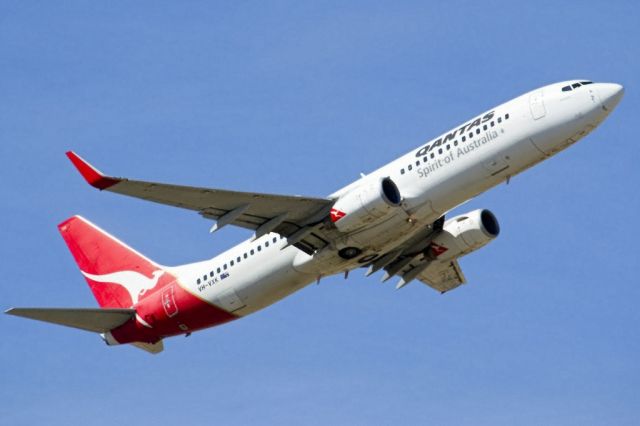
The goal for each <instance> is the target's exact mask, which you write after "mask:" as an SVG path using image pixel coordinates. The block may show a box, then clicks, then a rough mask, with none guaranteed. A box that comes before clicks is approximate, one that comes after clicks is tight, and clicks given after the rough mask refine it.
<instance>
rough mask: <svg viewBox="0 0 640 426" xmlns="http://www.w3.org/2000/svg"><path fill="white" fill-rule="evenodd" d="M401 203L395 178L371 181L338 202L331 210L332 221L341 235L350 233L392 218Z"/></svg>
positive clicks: (348, 193)
mask: <svg viewBox="0 0 640 426" xmlns="http://www.w3.org/2000/svg"><path fill="white" fill-rule="evenodd" d="M401 202H402V197H401V196H400V191H399V190H398V187H397V186H396V184H395V183H394V182H393V181H392V180H391V178H389V177H386V178H380V179H377V180H369V182H365V183H364V184H363V185H360V186H358V187H356V188H354V189H352V190H351V191H349V192H347V193H346V194H344V195H343V196H341V197H340V198H338V201H336V203H335V204H334V205H333V208H332V209H331V221H332V222H333V223H334V225H335V226H336V228H338V230H339V231H341V232H350V231H353V230H355V229H358V228H362V227H363V226H366V225H370V224H373V223H375V222H376V221H378V220H380V219H382V218H384V217H386V216H389V215H390V214H391V213H392V212H393V211H394V210H395V209H397V208H398V207H399V206H400V203H401Z"/></svg>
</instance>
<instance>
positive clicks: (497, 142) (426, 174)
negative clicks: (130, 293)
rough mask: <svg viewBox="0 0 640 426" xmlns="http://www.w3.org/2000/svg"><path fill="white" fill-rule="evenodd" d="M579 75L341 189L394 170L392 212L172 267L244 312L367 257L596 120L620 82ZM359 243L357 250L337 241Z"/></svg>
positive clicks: (209, 295)
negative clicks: (327, 232) (333, 234)
mask: <svg viewBox="0 0 640 426" xmlns="http://www.w3.org/2000/svg"><path fill="white" fill-rule="evenodd" d="M578 81H579V80H574V81H569V82H562V83H556V84H552V85H549V86H545V87H543V88H540V89H536V90H534V91H532V92H529V93H526V94H524V95H522V96H519V97H517V98H515V99H513V100H511V101H509V102H506V103H504V104H502V105H499V106H497V107H495V108H493V109H491V110H489V111H486V112H485V113H483V114H480V115H478V116H477V117H474V118H473V119H471V120H470V121H467V122H465V123H463V124H461V125H460V126H458V127H455V128H453V129H451V130H450V131H449V132H447V133H445V134H443V135H442V136H440V137H439V138H436V139H434V140H432V141H430V142H428V143H426V144H424V145H422V146H420V147H418V148H417V149H414V150H412V151H411V152H409V153H408V154H406V155H404V156H402V157H400V158H398V159H397V160H395V161H393V162H391V163H389V164H387V165H385V166H383V167H381V168H380V169H378V170H376V171H374V172H372V173H371V174H369V175H366V176H363V177H362V178H361V179H359V180H358V181H356V182H353V183H352V184H350V185H348V186H346V187H344V188H342V189H340V190H339V191H337V192H335V193H333V194H331V195H330V197H329V198H336V199H337V198H338V197H339V196H340V195H342V194H345V193H347V192H348V191H350V190H352V189H353V188H356V187H358V186H359V185H361V184H363V183H366V180H367V179H380V178H383V177H390V178H391V179H392V180H393V181H394V182H395V183H396V185H397V187H398V189H399V191H400V194H401V195H402V204H401V207H402V208H401V209H400V210H399V211H398V212H397V213H396V214H394V215H392V216H391V217H389V218H387V219H385V220H384V221H382V222H379V223H375V224H373V225H371V226H368V227H364V228H360V229H358V230H356V231H354V232H352V233H348V234H345V235H341V236H340V237H339V238H338V239H337V240H336V241H335V242H332V246H330V247H327V249H325V250H320V251H319V252H317V253H315V254H313V255H308V254H306V253H304V252H302V251H301V250H299V249H297V248H296V247H293V246H289V247H286V248H284V249H283V247H284V246H285V245H286V243H287V242H286V240H285V239H283V238H282V237H281V236H280V235H278V234H273V233H272V234H267V235H265V236H263V237H261V238H258V239H256V240H255V241H251V240H247V241H245V242H242V243H240V244H238V245H237V246H235V247H233V248H231V249H230V250H227V251H226V252H224V253H222V254H220V255H218V256H216V257H214V258H213V259H211V260H207V261H203V262H198V263H193V264H189V265H184V266H180V267H176V268H173V269H172V270H173V272H174V273H176V274H177V276H178V277H179V281H180V283H181V285H182V286H184V287H185V288H186V289H187V290H188V291H189V292H190V293H192V294H194V295H196V296H197V297H199V298H201V299H203V300H205V301H207V302H208V303H212V304H215V305H217V306H219V307H221V308H222V309H225V310H227V311H229V312H232V313H234V314H235V315H239V316H243V315H247V314H249V313H252V312H255V311H257V310H259V309H262V308H264V307H266V306H268V305H270V304H272V303H274V302H276V301H278V300H280V299H282V298H284V297H285V296H287V295H289V294H291V293H293V292H295V291H296V290H299V289H300V288H302V287H304V286H306V285H308V284H310V283H312V282H314V281H316V280H318V279H320V277H322V276H327V275H331V274H335V273H338V272H342V271H348V270H350V269H354V268H356V267H358V266H361V263H359V262H358V260H359V259H362V258H363V257H368V258H369V259H370V258H372V257H373V256H372V255H376V254H382V253H385V252H386V251H389V250H391V249H393V248H394V247H397V246H398V245H399V244H401V243H402V242H404V241H406V240H407V239H409V238H411V237H412V236H413V235H415V234H416V232H418V231H419V230H421V229H423V228H424V227H425V226H427V225H429V224H431V223H433V222H434V221H435V220H437V219H438V218H439V217H441V216H442V215H444V214H445V213H447V212H448V211H450V210H451V209H453V208H455V207H456V206H458V205H460V204H462V203H464V202H466V201H468V200H469V199H471V198H473V197H475V196H476V195H478V194H480V193H482V192H484V191H486V190H487V189H489V188H491V187H493V186H496V185H497V184H499V183H501V182H503V181H505V180H508V179H510V178H511V177H512V176H514V175H516V174H518V173H520V172H522V171H524V170H526V169H527V168H529V167H531V166H533V165H535V164H537V163H538V162H540V161H542V160H544V159H546V158H549V157H551V156H552V155H554V154H556V153H557V152H559V151H560V150H562V149H564V148H566V147H568V146H569V145H571V144H572V143H574V142H576V141H577V140H578V139H580V138H582V137H583V136H585V135H586V134H587V133H588V132H590V131H591V130H593V129H594V128H595V127H596V126H598V125H599V124H600V123H601V122H602V121H603V120H604V119H605V118H606V116H607V115H608V113H609V112H610V111H611V110H612V109H613V108H614V107H615V105H616V104H617V102H618V101H619V99H620V97H621V96H622V88H621V86H619V85H615V84H607V83H593V84H591V83H589V84H585V85H583V86H581V87H576V88H575V89H573V90H569V91H563V90H562V88H563V87H565V88H566V87H567V85H569V86H570V85H571V84H572V83H574V84H575V83H576V82H578ZM348 246H356V247H359V248H361V249H362V254H361V255H360V256H358V258H354V259H352V260H345V259H342V258H340V257H339V256H338V255H337V249H340V248H342V247H348Z"/></svg>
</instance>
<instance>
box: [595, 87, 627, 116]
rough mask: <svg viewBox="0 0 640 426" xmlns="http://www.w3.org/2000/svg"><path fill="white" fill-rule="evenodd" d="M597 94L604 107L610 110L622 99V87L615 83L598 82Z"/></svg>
mask: <svg viewBox="0 0 640 426" xmlns="http://www.w3.org/2000/svg"><path fill="white" fill-rule="evenodd" d="M598 94H599V95H600V101H601V102H602V106H603V107H604V109H605V110H607V111H612V110H613V109H614V108H615V107H616V106H617V105H618V103H619V102H620V99H622V95H624V87H622V85H620V84H616V83H600V84H599V85H598Z"/></svg>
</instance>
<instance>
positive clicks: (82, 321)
mask: <svg viewBox="0 0 640 426" xmlns="http://www.w3.org/2000/svg"><path fill="white" fill-rule="evenodd" d="M5 313H6V314H9V315H15V316H18V317H24V318H30V319H34V320H38V321H45V322H51V323H54V324H59V325H65V326H67V327H73V328H79V329H81V330H87V331H93V332H96V333H106V332H107V331H110V330H113V329H114V328H116V327H118V326H121V325H122V324H124V323H125V322H127V321H128V320H130V319H131V318H133V317H134V316H135V314H136V311H135V309H100V308H95V309H94V308H11V309H9V310H8V311H6V312H5Z"/></svg>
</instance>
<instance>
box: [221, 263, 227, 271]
mask: <svg viewBox="0 0 640 426" xmlns="http://www.w3.org/2000/svg"><path fill="white" fill-rule="evenodd" d="M222 269H224V270H225V271H226V270H227V264H226V263H225V264H224V265H222Z"/></svg>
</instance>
